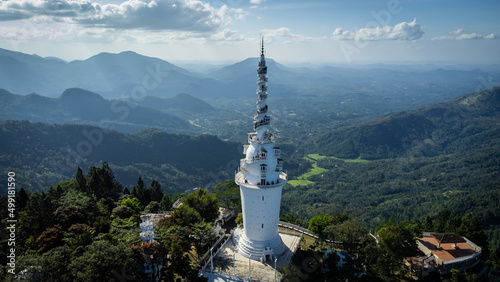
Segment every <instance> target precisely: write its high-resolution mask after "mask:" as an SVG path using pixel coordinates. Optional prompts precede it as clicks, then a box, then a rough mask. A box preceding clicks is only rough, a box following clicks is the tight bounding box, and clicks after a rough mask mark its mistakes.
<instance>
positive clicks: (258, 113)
mask: <svg viewBox="0 0 500 282" xmlns="http://www.w3.org/2000/svg"><path fill="white" fill-rule="evenodd" d="M265 113H267V105H266V106H265V107H264V108H262V109H259V110H257V113H256V114H255V115H254V116H253V118H254V119H256V118H257V117H258V116H259V115H261V114H265Z"/></svg>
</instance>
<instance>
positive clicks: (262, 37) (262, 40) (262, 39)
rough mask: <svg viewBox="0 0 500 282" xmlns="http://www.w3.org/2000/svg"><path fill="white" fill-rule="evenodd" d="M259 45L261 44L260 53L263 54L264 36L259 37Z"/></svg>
mask: <svg viewBox="0 0 500 282" xmlns="http://www.w3.org/2000/svg"><path fill="white" fill-rule="evenodd" d="M260 45H261V50H260V54H261V55H264V36H261V37H260Z"/></svg>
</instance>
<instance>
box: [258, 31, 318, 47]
mask: <svg viewBox="0 0 500 282" xmlns="http://www.w3.org/2000/svg"><path fill="white" fill-rule="evenodd" d="M262 32H263V35H264V38H265V41H266V42H268V43H271V42H275V41H280V40H281V41H282V42H283V43H284V44H290V43H294V42H317V41H319V40H321V39H322V38H321V37H310V36H304V35H300V34H295V33H293V32H292V31H291V30H290V29H289V28H286V27H281V28H277V29H264V30H263V31H262Z"/></svg>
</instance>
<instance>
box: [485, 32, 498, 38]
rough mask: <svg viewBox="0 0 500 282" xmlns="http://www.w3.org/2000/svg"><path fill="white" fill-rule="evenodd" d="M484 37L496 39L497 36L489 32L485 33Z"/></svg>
mask: <svg viewBox="0 0 500 282" xmlns="http://www.w3.org/2000/svg"><path fill="white" fill-rule="evenodd" d="M484 38H486V39H497V38H498V37H497V36H496V35H495V34H494V33H490V34H488V35H486V36H485V37H484Z"/></svg>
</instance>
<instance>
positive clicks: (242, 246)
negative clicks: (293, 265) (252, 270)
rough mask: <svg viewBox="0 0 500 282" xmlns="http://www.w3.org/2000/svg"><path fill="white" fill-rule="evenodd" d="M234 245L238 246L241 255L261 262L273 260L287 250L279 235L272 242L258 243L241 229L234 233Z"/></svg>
mask: <svg viewBox="0 0 500 282" xmlns="http://www.w3.org/2000/svg"><path fill="white" fill-rule="evenodd" d="M233 243H234V245H235V246H237V248H238V253H239V254H241V255H242V256H244V257H246V258H250V259H253V260H259V261H261V262H264V261H268V260H273V259H274V258H277V257H278V256H280V255H281V254H283V253H284V252H285V251H286V250H287V247H286V245H285V244H284V243H283V240H281V236H280V235H279V234H276V236H275V237H274V238H273V239H271V240H267V241H256V240H251V239H249V238H247V236H245V233H244V232H243V230H241V229H239V228H237V229H236V230H235V231H234V233H233Z"/></svg>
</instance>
